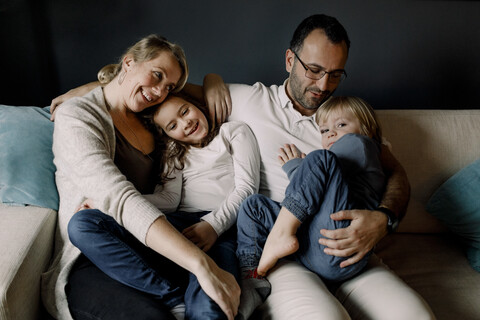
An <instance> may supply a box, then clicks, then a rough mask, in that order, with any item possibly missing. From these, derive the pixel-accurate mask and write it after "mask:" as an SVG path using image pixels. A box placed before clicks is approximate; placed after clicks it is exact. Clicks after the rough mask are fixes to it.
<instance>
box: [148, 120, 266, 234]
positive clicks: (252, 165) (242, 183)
mask: <svg viewBox="0 0 480 320" xmlns="http://www.w3.org/2000/svg"><path fill="white" fill-rule="evenodd" d="M259 183H260V153H259V150H258V146H257V142H256V140H255V136H254V135H253V133H252V131H251V130H250V128H249V127H248V126H247V125H246V124H244V123H241V122H236V121H230V122H227V123H224V124H223V125H222V126H221V128H220V130H219V133H218V135H217V136H216V137H215V138H214V139H213V140H212V141H211V142H210V143H209V144H208V145H207V146H206V147H203V148H195V147H192V148H190V149H189V150H188V154H187V158H186V162H185V167H184V169H183V170H182V172H181V173H179V174H177V176H176V178H175V179H173V180H170V181H168V182H167V183H166V184H165V185H163V186H161V187H158V188H160V190H162V191H163V192H156V196H155V195H148V196H146V197H147V199H148V200H150V201H152V202H153V203H154V204H155V205H156V206H157V207H158V208H160V209H161V210H162V211H165V212H168V211H172V210H175V209H176V210H178V211H185V212H199V211H210V213H208V214H206V215H205V216H203V217H202V220H204V221H206V222H208V223H209V224H210V225H211V226H212V227H213V228H214V229H215V231H216V232H217V234H218V235H219V236H220V235H221V234H222V233H223V232H225V231H226V230H228V229H229V228H230V227H231V226H233V225H234V224H235V221H236V218H237V213H238V209H239V208H240V204H241V203H242V201H243V200H245V199H246V198H247V197H248V196H249V195H251V194H254V193H256V192H257V191H258V187H259ZM159 195H160V196H159ZM177 206H178V207H177Z"/></svg>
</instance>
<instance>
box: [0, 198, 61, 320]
mask: <svg viewBox="0 0 480 320" xmlns="http://www.w3.org/2000/svg"><path fill="white" fill-rule="evenodd" d="M56 217H57V214H56V212H55V211H54V210H52V209H47V208H40V207H35V206H25V207H18V206H8V205H5V204H2V203H0V219H1V223H0V319H32V320H33V319H38V318H39V310H40V309H41V307H40V306H41V304H40V276H41V274H42V273H43V272H45V270H46V268H47V267H48V264H49V262H50V259H51V257H52V252H53V238H54V234H55V232H54V230H55V223H56Z"/></svg>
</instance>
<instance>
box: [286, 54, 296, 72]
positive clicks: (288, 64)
mask: <svg viewBox="0 0 480 320" xmlns="http://www.w3.org/2000/svg"><path fill="white" fill-rule="evenodd" d="M294 61H295V53H293V51H292V50H290V49H287V52H286V53H285V69H286V70H287V72H288V73H290V72H292V69H293V63H294Z"/></svg>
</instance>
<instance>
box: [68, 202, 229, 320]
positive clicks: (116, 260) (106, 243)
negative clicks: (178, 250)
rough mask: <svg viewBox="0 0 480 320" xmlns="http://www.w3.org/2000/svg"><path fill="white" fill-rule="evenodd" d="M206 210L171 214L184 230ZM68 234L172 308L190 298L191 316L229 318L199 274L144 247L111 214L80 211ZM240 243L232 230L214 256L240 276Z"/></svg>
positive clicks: (106, 267)
mask: <svg viewBox="0 0 480 320" xmlns="http://www.w3.org/2000/svg"><path fill="white" fill-rule="evenodd" d="M204 214H206V212H202V213H180V212H179V213H174V214H168V215H167V218H168V220H169V221H170V222H171V223H172V224H173V225H174V226H175V227H176V228H177V229H178V230H180V231H181V230H183V229H184V228H186V227H188V226H190V225H192V224H194V223H197V222H199V221H200V217H201V216H203V215H204ZM68 234H69V237H70V240H71V242H72V243H73V244H74V245H75V246H76V247H78V248H79V249H80V251H82V253H83V254H84V255H85V256H86V257H87V258H88V259H89V260H90V261H92V263H94V264H95V265H96V266H97V267H98V268H99V269H100V270H102V271H103V272H104V273H105V274H107V275H108V276H110V277H111V278H113V279H115V280H117V281H119V282H120V283H122V284H124V285H127V286H129V287H132V288H135V289H137V290H140V291H142V292H145V293H148V294H151V295H152V296H153V297H154V298H155V299H156V300H158V301H159V302H160V303H162V304H164V305H166V306H167V307H168V308H172V307H174V306H176V305H177V304H179V303H181V302H183V301H184V302H185V306H186V318H187V319H226V317H225V314H224V313H223V311H222V310H221V309H220V307H218V305H217V304H216V303H215V302H214V301H213V300H211V299H210V297H208V296H207V295H206V294H205V292H204V291H203V290H202V289H201V287H200V285H199V283H198V280H197V278H196V277H195V276H194V275H193V274H191V273H187V272H186V271H185V270H184V269H182V268H181V267H179V266H177V265H175V264H173V263H172V262H171V261H169V260H168V259H166V258H164V257H162V256H161V255H159V254H158V253H156V252H155V251H153V250H151V249H149V248H147V247H146V246H144V245H143V244H142V243H140V242H139V241H138V240H137V239H136V238H135V237H133V235H132V234H130V233H129V232H128V231H127V230H126V229H125V228H123V227H122V226H120V225H119V224H118V223H117V222H116V221H115V220H114V219H113V218H112V217H111V216H108V215H106V214H104V213H102V212H100V211H99V210H94V209H88V210H82V211H79V212H77V213H76V214H75V215H74V216H73V217H72V219H71V220H70V222H69V225H68ZM235 245H236V244H235V230H234V229H232V230H229V231H227V232H226V233H225V234H223V235H222V236H221V237H219V239H217V242H216V243H215V245H214V246H213V247H212V248H211V249H210V250H209V251H208V254H209V256H210V257H212V259H213V260H214V261H215V262H216V263H217V264H218V265H219V267H221V268H222V269H224V270H226V271H228V272H230V273H232V274H233V275H234V276H235V277H237V278H238V265H237V259H236V255H235ZM112 294H115V293H114V292H112Z"/></svg>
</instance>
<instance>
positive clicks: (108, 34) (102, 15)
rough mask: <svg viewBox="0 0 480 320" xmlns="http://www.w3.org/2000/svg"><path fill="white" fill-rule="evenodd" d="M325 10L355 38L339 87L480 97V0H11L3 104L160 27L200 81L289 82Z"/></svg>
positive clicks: (1, 21)
mask: <svg viewBox="0 0 480 320" xmlns="http://www.w3.org/2000/svg"><path fill="white" fill-rule="evenodd" d="M313 13H326V14H329V15H333V16H335V17H337V18H338V19H339V21H340V22H341V23H342V24H343V25H344V26H345V28H346V29H347V31H348V33H349V36H350V39H351V41H352V47H351V51H350V58H349V60H348V62H347V66H346V69H347V72H348V78H347V80H346V81H345V82H344V83H342V85H341V87H340V88H339V90H338V91H337V93H338V94H348V95H358V96H361V97H363V98H365V99H366V100H367V101H369V102H370V103H371V104H372V105H373V106H374V107H375V108H379V109H380V108H398V109H402V108H405V109H407V108H411V109H413V108H423V109H447V108H451V109H473V108H479V107H480V93H479V92H480V89H479V87H480V86H479V85H480V54H479V52H480V1H343V0H335V1H333V0H332V1H321V0H295V1H290V0H266V1H262V0H253V1H250V0H242V1H226V0H214V1H209V0H202V1H198V0H188V1H180V0H177V1H160V0H134V1H133V0H102V1H99V0H82V1H78V0H0V39H1V40H0V41H1V42H0V44H1V49H0V61H1V65H2V72H1V73H0V77H1V79H2V81H1V83H2V84H1V85H0V103H2V104H14V105H41V106H42V105H47V104H49V103H50V101H51V99H52V98H53V97H55V96H57V95H59V94H61V93H64V92H66V91H67V90H68V89H71V88H73V87H76V86H78V85H80V84H83V83H86V82H89V81H93V80H95V78H96V72H97V71H98V69H99V68H100V67H102V66H103V65H105V64H107V63H112V62H116V60H117V58H118V57H119V56H120V55H121V54H122V52H123V51H124V50H125V49H126V48H127V47H128V46H130V45H131V44H133V43H134V42H135V41H137V40H138V39H139V38H141V37H143V36H145V35H147V34H150V33H157V34H161V35H164V36H166V37H167V38H168V39H169V40H171V41H174V42H177V43H179V44H180V45H182V46H183V48H184V49H185V51H186V54H187V59H188V61H189V65H190V70H191V76H190V82H193V83H201V81H202V78H203V75H204V74H205V73H208V72H215V73H219V74H221V75H222V76H223V77H224V79H225V81H226V82H238V83H247V84H253V83H254V82H256V81H262V82H264V83H265V84H280V83H282V82H283V80H284V79H285V78H286V76H287V73H286V71H285V62H284V57H285V50H286V49H287V48H288V45H289V41H290V38H291V35H292V33H293V30H294V29H295V27H296V26H297V25H298V23H300V21H301V20H302V19H303V18H305V17H307V16H308V15H310V14H313Z"/></svg>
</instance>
